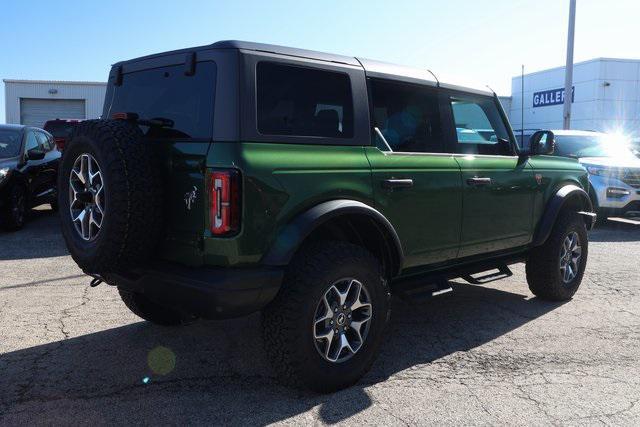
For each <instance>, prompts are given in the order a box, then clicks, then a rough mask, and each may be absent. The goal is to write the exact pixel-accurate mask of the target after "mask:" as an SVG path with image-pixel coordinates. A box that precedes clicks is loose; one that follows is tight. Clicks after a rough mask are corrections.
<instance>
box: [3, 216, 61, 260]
mask: <svg viewBox="0 0 640 427" xmlns="http://www.w3.org/2000/svg"><path fill="white" fill-rule="evenodd" d="M25 242H28V244H25ZM67 254H68V251H67V247H66V245H65V243H64V239H63V238H62V234H61V233H60V226H59V217H58V213H56V212H53V211H52V210H51V209H49V207H48V205H47V206H46V207H40V208H37V209H32V210H31V211H29V212H28V213H27V221H26V223H25V225H24V228H23V229H22V230H18V231H5V230H3V229H2V228H1V227H0V261H2V260H15V259H32V258H49V257H57V256H64V255H67Z"/></svg>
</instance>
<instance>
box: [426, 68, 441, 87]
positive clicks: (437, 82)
mask: <svg viewBox="0 0 640 427" xmlns="http://www.w3.org/2000/svg"><path fill="white" fill-rule="evenodd" d="M427 71H428V72H429V73H430V74H431V75H432V76H433V78H434V79H436V85H437V86H438V87H440V80H438V78H437V77H436V75H435V74H433V71H431V70H427Z"/></svg>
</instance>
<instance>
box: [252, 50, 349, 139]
mask: <svg viewBox="0 0 640 427" xmlns="http://www.w3.org/2000/svg"><path fill="white" fill-rule="evenodd" d="M256 74H257V79H256V84H257V115H258V117H257V118H258V132H260V133H261V134H263V135H286V136H302V137H304V136H311V137H325V138H352V137H353V100H352V96H351V83H350V80H349V76H348V75H346V74H343V73H337V72H333V71H324V70H318V69H311V68H304V67H297V66H290V65H282V64H275V63H270V62H260V63H259V64H258V66H257V70H256Z"/></svg>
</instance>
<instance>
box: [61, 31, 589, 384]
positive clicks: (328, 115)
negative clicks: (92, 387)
mask: <svg viewBox="0 0 640 427" xmlns="http://www.w3.org/2000/svg"><path fill="white" fill-rule="evenodd" d="M553 149H554V135H553V134H552V133H551V132H548V131H540V132H538V133H536V134H535V135H534V136H533V137H532V149H531V151H530V152H522V151H519V150H518V148H517V145H516V139H515V138H514V135H513V132H512V130H511V127H510V125H509V123H508V120H507V118H506V116H505V113H504V111H503V109H502V107H501V105H500V102H499V101H498V99H497V97H496V96H495V94H493V93H490V92H487V91H484V90H475V89H468V88H463V87H459V86H454V85H451V84H446V83H442V82H439V81H438V80H437V78H436V77H435V76H434V75H433V74H431V73H430V72H428V71H426V70H419V69H409V68H404V67H399V66H395V65H390V64H386V63H381V62H377V61H371V60H366V59H361V58H354V57H345V56H339V55H331V54H326V53H320V52H312V51H307V50H299V49H292V48H286V47H280V46H272V45H264V44H256V43H247V42H238V41H223V42H218V43H214V44H212V45H209V46H202V47H197V48H191V49H184V50H179V51H173V52H166V53H161V54H157V55H151V56H146V57H143V58H138V59H133V60H129V61H125V62H119V63H117V64H115V65H114V66H113V67H112V69H111V72H110V74H109V81H108V89H107V93H106V99H105V105H104V111H103V115H102V119H100V120H89V121H84V122H82V123H81V124H79V126H78V127H77V128H76V130H75V131H74V134H73V137H72V140H71V141H70V143H69V145H68V146H67V147H66V150H65V153H64V157H63V163H62V166H61V167H60V172H59V187H60V191H59V206H60V207H61V209H60V212H61V219H62V229H63V234H64V237H65V240H66V243H67V245H68V247H69V251H70V253H71V255H72V256H73V259H74V260H75V261H76V262H77V263H78V265H79V266H80V267H81V268H82V269H83V270H84V271H85V272H86V273H87V274H89V275H91V276H93V277H94V280H93V282H92V284H94V285H95V284H98V283H100V282H101V281H104V282H106V283H108V284H110V285H114V286H116V287H117V288H118V291H119V293H120V295H121V297H122V300H123V301H124V303H125V304H126V305H127V307H128V308H130V309H131V311H133V312H134V313H135V314H137V315H139V316H140V317H142V318H143V319H146V320H148V321H150V322H154V323H157V324H160V325H180V324H183V323H185V322H188V321H190V320H192V319H195V318H197V317H202V318H229V317H234V316H242V315H246V314H249V313H252V312H255V311H259V310H260V311H262V319H263V337H264V342H265V345H266V352H267V354H268V355H269V357H270V358H271V359H272V360H273V362H274V365H275V369H276V370H277V371H278V372H279V374H280V375H279V376H280V377H281V378H282V379H283V380H286V381H287V382H292V383H295V384H299V385H302V386H306V387H309V388H311V389H314V390H317V391H332V390H337V389H340V388H343V387H347V386H349V385H351V384H354V383H355V382H356V381H358V379H359V378H360V377H361V376H362V375H364V373H365V372H366V371H367V370H368V369H369V368H370V367H371V365H372V364H373V362H374V360H375V357H376V355H377V353H378V351H379V349H380V346H381V345H382V343H383V341H384V331H385V327H386V325H387V324H388V322H389V307H390V302H389V300H390V297H391V295H392V294H394V293H396V294H398V295H401V296H410V297H413V298H415V299H417V300H419V299H420V298H426V297H431V296H435V295H439V294H441V293H445V292H448V291H450V290H451V288H450V287H449V285H448V281H449V280H451V279H454V278H463V279H465V280H467V281H468V282H470V283H472V284H483V283H487V282H489V281H492V280H497V279H500V278H503V277H507V276H510V275H511V271H510V270H509V268H508V265H510V264H513V263H517V262H526V276H527V282H528V284H529V288H530V289H531V292H533V294H535V295H536V296H538V297H539V298H543V299H548V300H556V301H557V300H567V299H570V298H571V297H572V296H573V294H574V293H575V292H576V290H577V289H578V287H579V285H580V282H581V280H582V276H583V273H584V270H585V265H586V262H587V250H588V239H587V230H588V229H590V228H591V227H592V225H593V222H594V220H595V214H593V213H592V211H593V209H592V206H591V202H590V200H589V196H588V195H587V192H585V189H587V188H588V185H589V183H588V181H587V173H586V172H585V170H584V169H583V167H582V166H580V164H579V163H578V162H577V161H576V160H573V159H566V158H560V157H552V156H549V154H551V153H552V152H553Z"/></svg>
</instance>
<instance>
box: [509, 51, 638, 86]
mask: <svg viewBox="0 0 640 427" xmlns="http://www.w3.org/2000/svg"><path fill="white" fill-rule="evenodd" d="M603 61H616V62H636V63H640V59H633V58H608V57H603V56H601V57H597V58H591V59H587V60H584V61H580V62H576V63H574V64H573V66H574V67H575V66H576V65H585V64H590V63H592V62H603ZM563 68H565V65H559V66H557V67H552V68H545V69H544V70H538V71H532V72H530V73H526V74H525V75H524V76H525V77H527V76H534V75H536V74H541V73H548V72H549V71H556V70H562V69H563ZM521 77H522V76H521V75H518V76H513V77H511V80H512V81H513V80H516V79H519V78H521Z"/></svg>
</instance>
